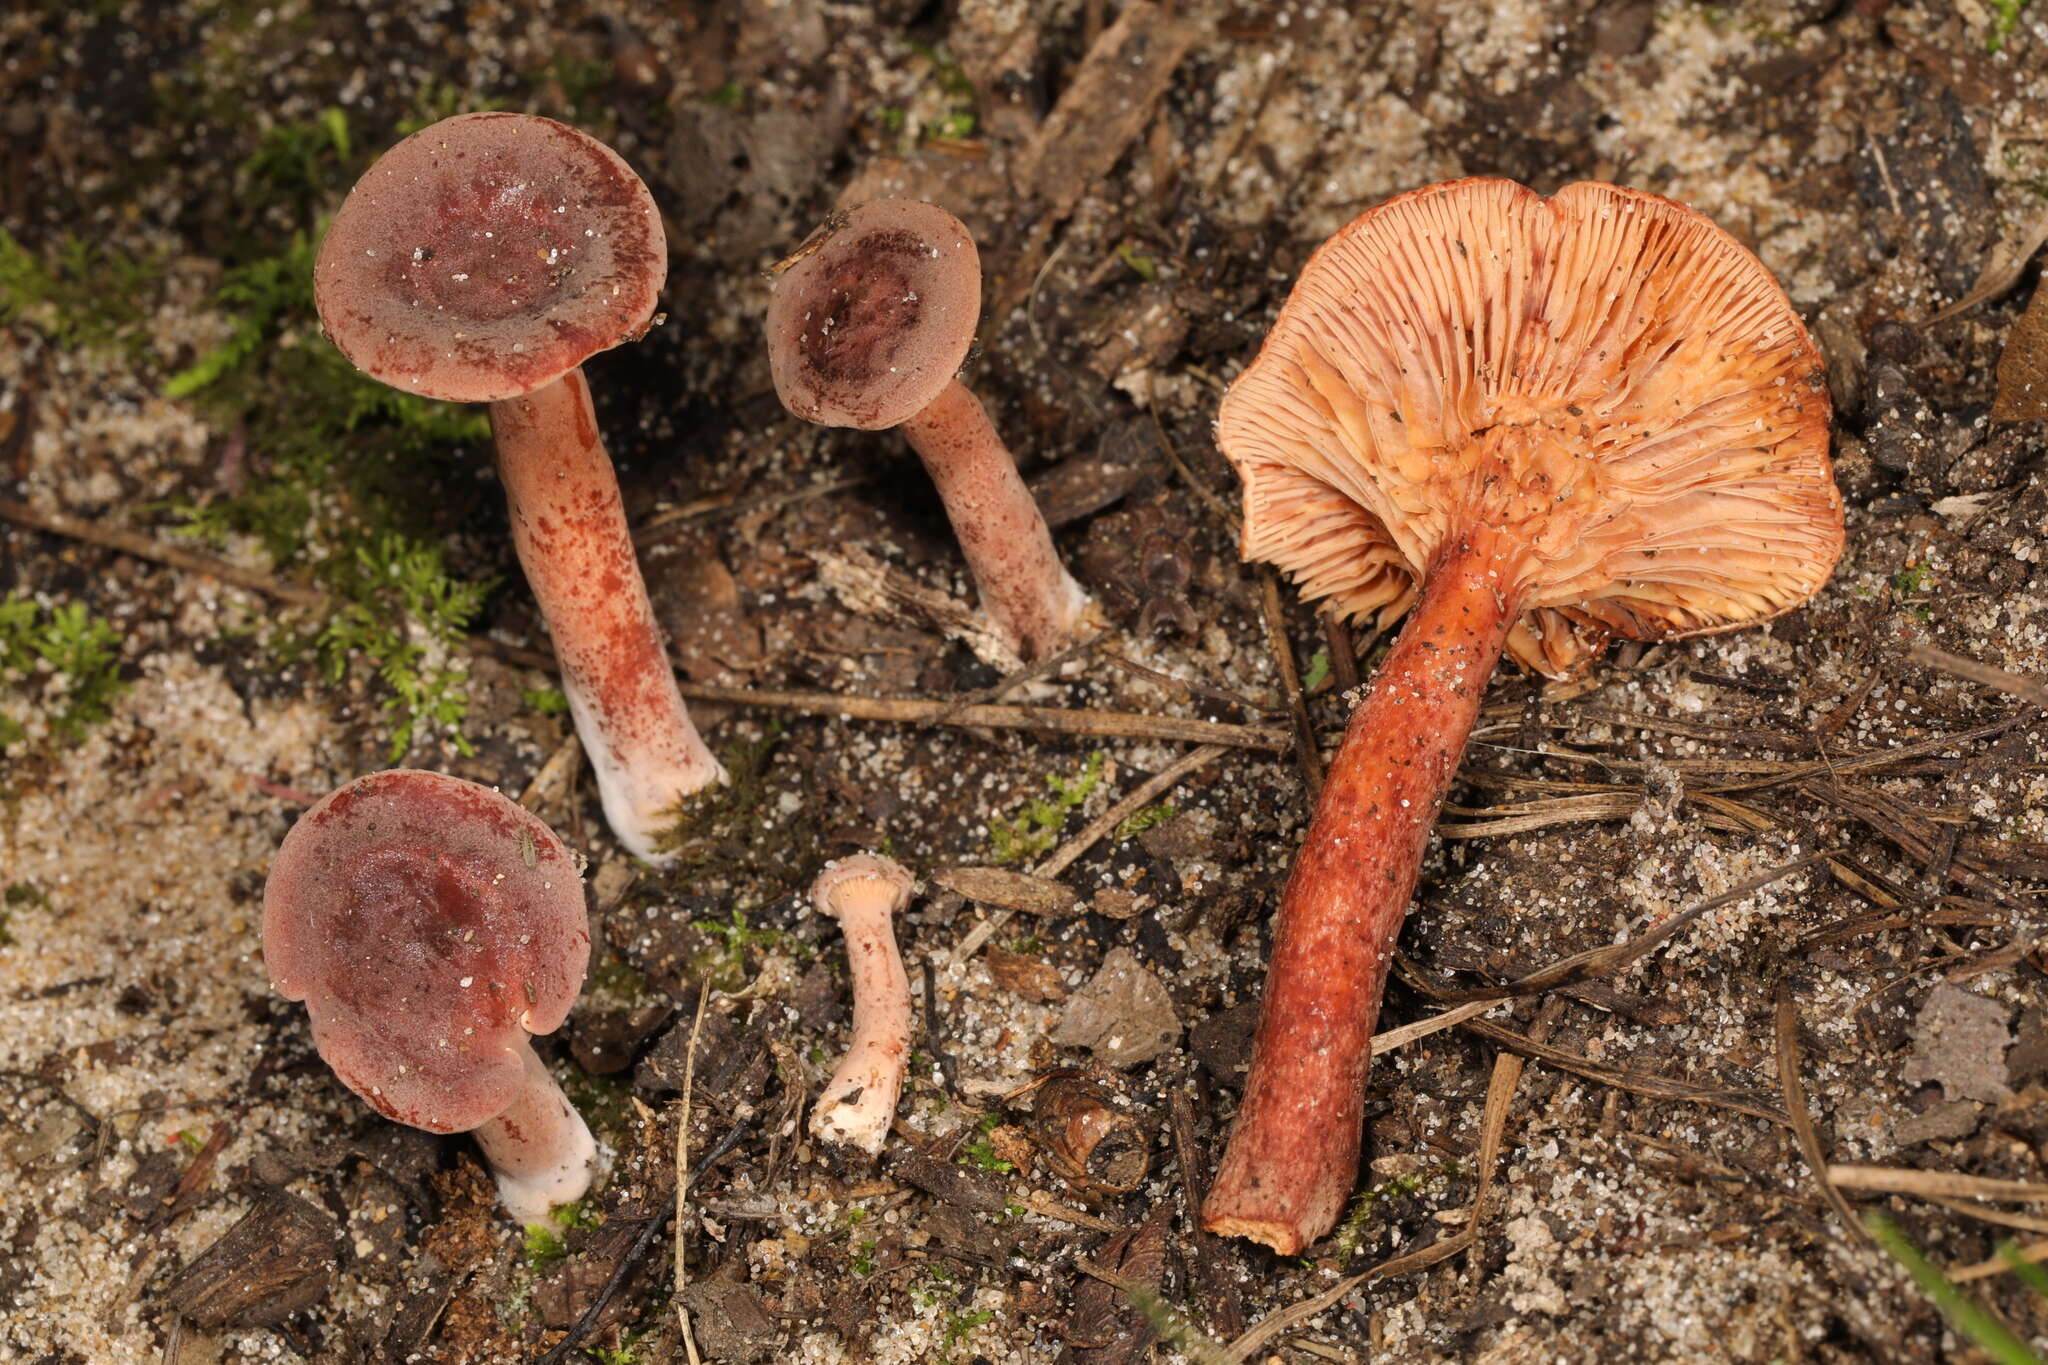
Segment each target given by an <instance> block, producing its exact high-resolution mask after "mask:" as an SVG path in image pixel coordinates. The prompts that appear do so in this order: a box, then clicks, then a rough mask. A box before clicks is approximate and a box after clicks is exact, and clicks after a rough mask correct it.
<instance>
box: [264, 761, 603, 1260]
mask: <svg viewBox="0 0 2048 1365" xmlns="http://www.w3.org/2000/svg"><path fill="white" fill-rule="evenodd" d="M589 958H590V928H589V924H588V922H587V920H586V919H585V916H584V910H583V878H582V874H581V872H580V870H579V869H578V866H577V860H576V857H575V855H573V854H572V853H570V852H569V850H568V849H567V848H565V847H564V846H563V844H562V841H561V840H560V839H558V838H556V837H555V833H554V831H553V830H551V829H549V828H548V827H547V826H546V825H545V824H543V823H542V822H541V821H540V820H538V819H536V818H535V817H534V816H533V815H531V814H529V813H528V812H527V811H525V810H523V809H522V808H520V807H519V806H517V805H514V804H513V803H512V802H510V801H507V800H506V799H505V798H504V797H502V796H500V795H499V794H498V793H496V792H494V791H492V790H491V789H490V788H488V787H480V786H478V785H476V784H475V783H473V782H464V781H462V780H461V779H459V778H454V777H448V776H445V775H443V774H441V773H433V772H423V771H420V770H418V769H410V768H399V769H394V770H392V771H390V772H381V773H371V774H370V775H369V776H367V777H359V778H357V779H356V780H355V781H353V782H351V783H349V784H348V785H347V786H344V787H342V788H340V789H338V790H336V791H334V792H332V793H330V794H329V795H328V796H327V797H325V798H324V799H322V800H321V801H320V802H319V803H317V804H316V805H314V806H313V807H312V808H311V809H309V810H308V811H307V812H306V813H305V815H304V816H302V817H300V819H299V822H298V823H297V824H295V825H293V826H292V828H291V832H290V833H288V834H287V835H285V838H284V844H283V845H282V847H280V848H279V849H278V853H277V860H276V862H275V863H274V864H273V865H272V867H271V870H270V878H269V881H268V882H267V883H266V885H265V886H264V890H263V961H264V965H265V966H266V967H267V968H268V969H269V972H270V977H271V981H272V982H273V984H274V985H275V987H276V989H277V992H278V994H280V995H282V996H284V997H285V998H286V999H287V1000H302V1001H304V1002H305V1005H306V1013H307V1015H308V1016H309V1017H310V1018H311V1020H312V1024H313V1042H314V1045H315V1046H316V1047H318V1048H319V1049H320V1055H321V1056H322V1057H323V1058H325V1059H326V1062H327V1064H328V1066H330V1067H332V1068H333V1069H334V1074H335V1075H336V1076H338V1077H340V1079H341V1081H342V1083H343V1084H345V1085H346V1086H348V1088H349V1089H351V1090H353V1091H355V1092H356V1094H358V1095H360V1096H361V1097H362V1098H363V1100H364V1101H365V1102H366V1103H368V1104H369V1105H370V1107H371V1108H373V1109H375V1110H376V1111H377V1112H378V1113H380V1114H382V1115H384V1116H385V1117H386V1118H389V1119H394V1120H396V1121H397V1122H399V1123H405V1124H410V1125H411V1126H413V1127H415V1128H424V1129H426V1130H427V1131H428V1132H430V1133H474V1134H475V1135H476V1140H477V1144H478V1145H479V1146H480V1147H481V1148H482V1149H483V1153H484V1157H485V1159H486V1160H487V1161H488V1162H489V1163H490V1166H491V1169H492V1170H493V1171H494V1172H495V1173H496V1175H497V1179H498V1192H499V1196H500V1198H501V1199H502V1200H503V1202H504V1205H505V1208H506V1209H507V1211H509V1212H510V1213H511V1214H512V1215H513V1216H514V1217H516V1218H518V1219H520V1220H521V1221H523V1222H535V1221H538V1220H540V1219H542V1218H545V1217H546V1216H547V1214H548V1211H549V1210H550V1209H551V1208H553V1207H554V1206H556V1205H558V1204H564V1203H567V1202H569V1201H570V1200H573V1199H577V1198H580V1197H581V1196H582V1194H583V1192H584V1191H585V1189H587V1188H588V1187H589V1184H590V1177H591V1173H592V1170H593V1168H594V1165H595V1161H596V1156H597V1148H596V1144H595V1143H594V1142H593V1141H592V1140H591V1136H590V1130H589V1129H588V1128H587V1127H585V1126H584V1123H583V1119H582V1117H581V1116H580V1115H578V1114H577V1112H576V1109H575V1106H573V1105H572V1104H570V1103H569V1101H568V1099H567V1098H566V1097H565V1096H564V1095H563V1094H562V1091H561V1088H560V1087H559V1086H557V1085H556V1084H555V1081H554V1078H553V1077H552V1076H550V1075H549V1074H548V1071H547V1068H546V1067H545V1066H544V1065H542V1063H541V1060H540V1058H539V1057H538V1056H537V1055H535V1053H534V1050H533V1044H532V1042H531V1039H532V1037H533V1035H535V1034H541V1033H552V1032H553V1031H554V1030H555V1029H556V1028H558V1027H560V1025H561V1023H562V1020H563V1019H564V1018H566V1017H567V1016H568V1013H569V1007H570V1006H571V1005H572V1004H574V1003H575V1000H576V994H577V991H578V990H579V989H581V987H582V984H583V973H584V969H585V967H586V966H587V965H588V963H589Z"/></svg>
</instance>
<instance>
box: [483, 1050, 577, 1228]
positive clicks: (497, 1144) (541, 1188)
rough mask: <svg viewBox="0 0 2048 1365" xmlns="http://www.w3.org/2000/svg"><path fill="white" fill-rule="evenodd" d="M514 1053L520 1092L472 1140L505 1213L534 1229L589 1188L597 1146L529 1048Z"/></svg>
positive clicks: (567, 1098) (574, 1107) (484, 1124)
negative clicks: (491, 1174)
mask: <svg viewBox="0 0 2048 1365" xmlns="http://www.w3.org/2000/svg"><path fill="white" fill-rule="evenodd" d="M515 1047H516V1048H517V1050H518V1051H520V1052H521V1053H523V1054H524V1056H522V1057H521V1058H520V1064H521V1066H522V1067H523V1069H524V1074H523V1075H522V1077H521V1083H520V1088H519V1092H518V1094H517V1095H516V1096H515V1097H514V1098H513V1100H512V1103H511V1104H509V1105H507V1106H506V1107H505V1109H504V1110H503V1111H502V1112H501V1113H499V1114H498V1116H497V1117H496V1118H493V1119H488V1120H486V1121H485V1122H484V1123H483V1125H482V1126H481V1127H479V1128H477V1129H476V1130H475V1134H476V1141H477V1145H478V1146H479V1147H482V1148H483V1149H484V1156H485V1158H486V1159H487V1160H488V1161H489V1162H490V1164H491V1169H492V1170H493V1171H495V1172H496V1173H497V1177H498V1199H499V1201H500V1202H501V1203H503V1204H504V1206H505V1211H506V1212H507V1213H510V1214H511V1215H512V1216H513V1217H514V1218H517V1219H518V1220H519V1221H520V1222H522V1223H538V1222H540V1221H542V1220H543V1219H545V1218H546V1217H547V1216H548V1214H549V1213H550V1212H551V1211H552V1210H553V1209H555V1208H556V1207H557V1206H558V1205H562V1204H566V1203H569V1202H570V1201H571V1200H575V1199H581V1198H582V1197H583V1195H584V1192H585V1191H586V1190H588V1189H589V1188H590V1181H591V1175H592V1172H593V1171H594V1170H595V1169H596V1166H597V1142H596V1140H595V1139H593V1138H592V1137H591V1136H590V1128H589V1126H588V1125H587V1124H585V1123H584V1122H583V1116H582V1115H581V1114H579V1113H577V1112H576V1106H575V1105H573V1104H571V1103H569V1097H568V1096H566V1095H564V1094H563V1093H562V1087H561V1086H559V1085H557V1084H555V1078H554V1076H553V1075H552V1074H550V1073H549V1071H548V1069H547V1067H546V1066H545V1065H544V1064H542V1062H541V1059H540V1057H539V1056H538V1055H536V1054H535V1052H534V1050H533V1047H532V1046H531V1045H530V1044H528V1043H524V1042H521V1043H518V1044H515Z"/></svg>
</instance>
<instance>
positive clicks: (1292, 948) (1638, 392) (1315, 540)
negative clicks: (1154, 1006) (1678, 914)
mask: <svg viewBox="0 0 2048 1365" xmlns="http://www.w3.org/2000/svg"><path fill="white" fill-rule="evenodd" d="M1828 416H1829V407H1828V391H1827V378H1826V371H1825V369H1824V368H1823V365H1822V362H1821V358H1820V355H1819V354H1818V353H1817V352H1816V351H1815V349H1814V346H1813V343H1812V341H1811V340H1809V339H1808V337H1807V334H1806V329H1805V328H1804V327H1803V326H1801V325H1800V321H1799V318H1798V316H1797V315H1796V314H1795V313H1794V312H1793V311H1792V308H1791V305H1790V304H1789V303H1788V302H1787V301H1786V298H1785V295H1784V293H1783V292H1782V291H1781V290H1780V289H1779V288H1778V286H1777V284H1776V282H1775V281H1773V280H1772V278H1771V276H1770V273H1769V272H1768V271H1767V270H1765V268H1764V267H1763V265H1762V264H1761V263H1759V262H1758V261H1757V260H1756V258H1755V257H1754V256H1752V255H1751V254H1750V253H1749V252H1748V251H1746V250H1744V249H1743V248H1742V247H1741V246H1740V245H1739V244H1737V243H1736V242H1735V241H1734V240H1733V239H1732V238H1731V237H1729V236H1728V235H1727V234H1726V233H1724V232H1722V231H1721V230H1720V229H1719V228H1717V227H1715V226H1714V224H1713V223H1711V222H1710V221H1708V220H1707V219H1706V218H1705V217H1703V216H1701V215H1700V214H1698V213H1695V212H1694V211H1692V210H1691V209H1688V208H1686V207H1684V206H1682V205H1679V204H1676V203H1673V202H1671V201H1670V200H1668V199H1662V198H1659V197H1657V196H1656V195H1651V194H1644V193H1641V192H1639V191H1635V190H1628V189H1622V188H1618V187H1616V186H1612V185H1601V184H1591V183H1586V184H1576V185H1570V186H1567V187H1566V188H1564V189H1563V190H1561V191H1559V192H1558V193H1557V194H1556V195H1555V196H1553V197H1551V198H1549V199H1545V198H1543V197H1541V196H1540V195H1537V194H1535V193H1533V192H1532V191H1530V190H1527V189H1525V188H1523V187H1522V186H1520V185H1517V184H1515V183H1513V182H1512V181H1507V180H1493V179H1472V180H1459V181H1453V182H1451V183H1448V184H1442V185H1433V186H1430V187H1428V188H1425V189H1420V190H1416V191H1414V192H1413V193H1410V194H1406V195H1403V196H1401V197H1399V198H1396V199H1393V200H1390V201H1388V202H1387V203H1385V204H1382V205H1380V206H1379V207H1377V208H1375V209H1372V210H1369V211H1368V212H1366V213H1365V214H1364V215H1363V216H1361V217H1359V218H1358V219H1357V220H1356V221H1354V222H1352V223H1351V224H1350V225H1349V226H1348V227H1346V228H1344V229H1343V230H1342V231H1340V232H1339V233H1338V234H1337V235H1336V236H1335V237H1333V238H1331V239H1330V240H1329V241H1328V242H1326V243H1324V244H1323V246H1322V247H1321V248H1320V249H1319V250H1318V251H1317V252H1316V253H1315V255H1314V257H1313V258H1311V259H1310V261H1309V263H1308V265H1307V266H1306V267H1305V268H1304V269H1303V271H1302V274H1301V278H1300V280H1299V282H1298V283H1297V284H1296V285H1295V287H1294V291H1293V293H1292V295H1291V296H1290V297H1289V298H1288V300H1287V303H1286V306H1285V307H1284V308H1282V309H1281V312H1280V317H1279V319H1278V320H1277V321H1276V322H1275V324H1274V326H1273V330H1272V332H1271V333H1270V335H1269V336H1268V337H1267V339H1266V343H1265V346H1264V348H1263V349H1262V350H1261V351H1260V352H1259V355H1258V358H1257V359H1256V360H1255V361H1254V362H1253V363H1252V365H1251V366H1250V368H1248V369H1247V370H1246V371H1245V372H1244V373H1243V374H1242V375H1241V376H1239V377H1238V379H1237V381H1236V382H1235V383H1234V384H1233V385H1232V386H1231V388H1230V391H1229V392H1228V393H1227V394H1226V395H1225V397H1224V400H1223V405H1222V410H1221V413H1220V415H1219V420H1218V427H1217V436H1218V440H1219V441H1220V443H1221V444H1222V447H1223V449H1224V452H1225V453H1226V454H1227V455H1228V456H1229V457H1230V460H1231V462H1232V463H1233V464H1234V465H1235V466H1236V468H1237V471H1238V474H1239V476H1240V478H1241V479H1242V480H1243V483H1244V509H1245V525H1244V539H1243V544H1242V547H1241V548H1242V553H1243V555H1244V557H1245V558H1246V559H1249V560H1265V561H1268V562H1270V563H1272V564H1275V565H1277V566H1278V567H1280V568H1281V569H1283V570H1285V571H1286V572H1287V573H1288V574H1289V575H1290V576H1292V577H1293V578H1294V579H1295V580H1296V582H1297V583H1299V584H1300V586H1301V588H1302V591H1303V593H1304V594H1305V595H1306V596H1308V597H1311V598H1322V599H1324V600H1325V601H1326V603H1327V607H1326V609H1327V610H1330V611H1331V612H1333V613H1334V614H1337V615H1340V616H1344V617H1351V618H1359V617H1366V618H1372V619H1375V620H1376V621H1377V622H1378V623H1379V624H1380V625H1382V626H1384V625H1387V624H1390V623H1391V622H1392V621H1393V620H1394V619H1395V618H1397V617H1398V616H1400V615H1401V614H1402V613H1403V612H1404V611H1405V612H1407V613H1409V621H1408V624H1407V627H1406V628H1405V629H1404V630H1403V631H1402V633H1401V636H1400V639H1399V640H1398V641H1397V642H1396V643H1395V645H1394V647H1393V650H1392V652H1391V653H1389V654H1388V656H1387V658H1386V661H1385V663H1383V664H1382V665H1381V667H1380V670H1379V674H1378V676H1377V678H1376V679H1375V680H1374V682H1373V684H1372V687H1371V690H1370V692H1369V694H1368V695H1367V696H1366V697H1365V699H1364V700H1363V701H1362V702H1360V703H1359V704H1358V707H1357V709H1356V711H1354V713H1353V714H1352V717H1351V722H1350V725H1349V727H1348V728H1347V730H1346V731H1345V735H1344V740H1343V743H1342V745H1341V747H1340V748H1339V749H1338V751H1337V754H1336V757H1335V759H1334V760H1333V761H1332V763H1331V765H1330V769H1329V775H1328V779H1327V782H1326V784H1325V786H1324V788H1323V793H1322V797H1321V799H1320V801H1319V802H1318V804H1317V806H1316V811H1315V816H1314V819H1313V820H1312V822H1311V824H1310V826H1309V830H1308V833H1307V835H1306V837H1305V840H1304V843H1303V845H1302V849H1301V852H1300V854H1299V855H1298V856H1297V858H1296V860H1295V863H1294V868H1293V871H1292V873H1291V874H1290V876H1289V880H1288V884H1287V890H1286V893H1285V894H1284V896H1283V897H1282V899H1281V903H1280V910H1279V914H1278V918H1277V922H1276V925H1275V928H1274V932H1273V949H1272V960H1271V964H1270V966H1269V968H1268V975H1267V978H1266V992H1265V1001H1264V1005H1263V1008H1262V1011H1261V1015H1260V1021H1259V1030H1258V1034H1257V1036H1256V1040H1255V1044H1254V1051H1253V1057H1252V1064H1251V1071H1250V1074H1249V1075H1248V1076H1247V1078H1246V1082H1245V1091H1244V1100H1243V1102H1242V1104H1241V1105H1240V1106H1239V1109H1238V1113H1237V1118H1236V1122H1235V1126H1234V1128H1233V1130H1232V1133H1231V1137H1230V1143H1229V1147H1228V1150H1227V1151H1226V1153H1225V1155H1224V1158H1223V1163H1222V1167H1221V1169H1220V1171H1219V1172H1218V1174H1217V1177H1216V1181H1215V1184H1214V1186H1213V1187H1212V1189H1211V1191H1210V1194H1209V1197H1208V1199H1207V1201H1206V1202H1205V1203H1204V1205H1203V1210H1202V1215H1203V1224H1204V1226H1205V1227H1207V1228H1208V1229H1209V1230H1210V1231H1212V1232H1216V1233H1220V1234H1224V1235H1229V1236H1240V1237H1249V1238H1252V1239H1254V1240H1256V1241H1260V1242H1264V1243H1265V1244H1266V1245H1268V1246H1270V1247H1272V1248H1273V1249H1274V1250H1276V1251H1278V1252H1280V1253H1281V1254H1283V1255H1293V1254H1295V1253H1296V1252H1298V1251H1300V1249H1301V1248H1302V1247H1303V1246H1304V1245H1306V1244H1307V1243H1309V1242H1311V1241H1313V1240H1315V1239H1316V1238H1318V1237H1320V1236H1322V1235H1323V1234H1324V1233H1325V1232H1327V1231H1328V1230H1329V1228H1330V1227H1331V1226H1332V1224H1333V1223H1334V1222H1335V1221H1336V1219H1337V1217H1338V1214H1339V1213H1340V1212H1341V1210H1342V1208H1343V1205H1344V1201H1345V1199H1346V1198H1347V1197H1348V1196H1349V1194H1350V1192H1351V1188H1352V1185H1353V1183H1354V1181H1355V1180H1356V1177H1357V1172H1358V1148H1359V1136H1360V1134H1359V1130H1360V1126H1361V1122H1362V1114H1363V1108H1364V1096H1365V1079H1366V1068H1367V1063H1368V1053H1369V1050H1370V1047H1369V1045H1370V1039H1371V1036H1372V1032H1373V1024H1374V1020H1375V1018H1376V1017H1377V1015H1378V1012H1379V1004H1380V995H1381V991H1382V989H1383V988H1384V986H1385V983H1386V974H1387V965H1388V959H1389V956H1390V955H1391V954H1392V952H1393V946H1394V939H1395V936H1396V934H1397V933H1398V932H1399V930H1400V926H1401V920H1402V917H1403V915H1404V914H1405V912H1406V909H1407V906H1408V901H1409V897H1410V894H1411V893H1412V892H1413V890H1414V887H1415V882H1416V876H1417V872H1418V870H1419V867H1420V863H1421V859H1422V854H1423V850H1424V847H1425V845H1426V844H1427V842H1428V838H1429V830H1430V826H1431V825H1432V824H1433V823H1434V821H1435V819H1436V814H1437V809H1438V807H1439V805H1440V803H1441V802H1442V799H1443V796H1444V792H1445V790H1446V788H1447V787H1448V786H1449V784H1450V781H1451V778H1452V775H1453V774H1454V773H1455V772H1456V770H1457V767H1458V760H1459V757H1460V755H1461V754H1462V753H1463V751H1464V747H1465V741H1466V737H1467V736H1468V735H1469V733H1470V732H1471V728H1472V724H1473V721H1474V718H1475V717H1476V715H1477V714H1478V711H1479V705H1480V700H1481V698H1482V697H1483V696H1484V694H1485V691H1486V683H1487V679H1488V678H1489V677H1490V676H1491V674H1492V672H1493V669H1494V665H1495V663H1496V662H1497V660H1498V658H1499V656H1500V654H1501V652H1502V650H1503V648H1505V649H1506V651H1507V652H1508V653H1510V654H1512V655H1513V656H1514V657H1515V658H1516V659H1517V660H1518V661H1519V662H1521V663H1523V664H1524V665H1526V666H1528V667H1529V668H1531V669H1533V670H1535V671H1537V672H1539V673H1543V674H1546V675H1549V676H1553V677H1556V676H1562V675H1564V674H1566V673H1568V672H1569V671H1571V670H1573V669H1576V668H1578V667H1580V666H1583V665H1586V664H1588V663H1590V662H1591V661H1592V660H1593V659H1594V658H1595V657H1596V656H1597V655H1598V654H1599V653H1600V651H1601V650H1602V648H1603V647H1604V645H1605V643H1606V641H1607V640H1608V638H1609V637H1611V636H1622V637H1625V638H1629V639H1637V640H1659V639H1675V638H1680V637H1684V636H1690V635H1702V634H1707V633H1710V632H1714V631H1721V630H1731V629H1734V628H1737V627H1740V626H1745V625H1750V624H1753V623H1755V622H1758V621H1763V620H1767V619H1769V618H1771V617H1773V616H1776V615H1778V614H1779V613H1781V612H1785V611H1789V610H1791V609H1792V608H1793V607H1795V606H1797V605H1799V604H1800V603H1802V602H1804V601H1805V600H1806V599H1807V598H1809V597H1811V596H1812V595H1813V594H1814V593H1815V592H1816V591H1818V590H1819V588H1820V586H1821V584H1822V583H1824V582H1825V581H1826V580H1827V577H1828V574H1829V572H1830V571H1831V570H1832V568H1833V566H1834V563H1835V560H1836V559H1837V557H1838V556H1839V555H1840V553H1841V548H1842V534H1843V527H1842V504H1841V498H1840V496H1839V495H1838V494H1837V492H1836V491H1835V485H1834V481H1833V478H1832V472H1831V469H1830V466H1829V463H1828Z"/></svg>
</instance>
